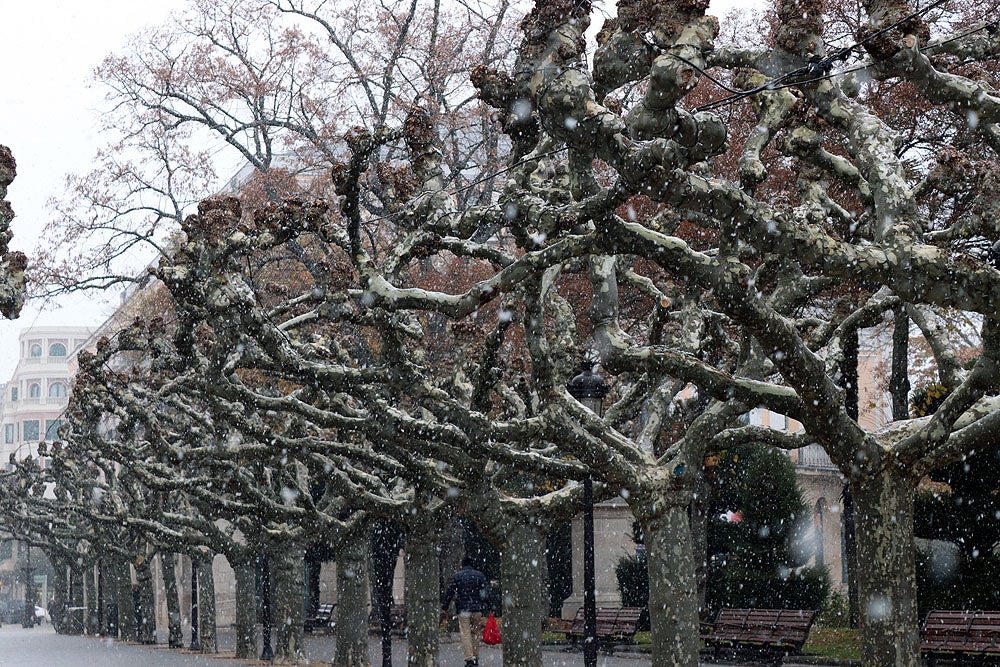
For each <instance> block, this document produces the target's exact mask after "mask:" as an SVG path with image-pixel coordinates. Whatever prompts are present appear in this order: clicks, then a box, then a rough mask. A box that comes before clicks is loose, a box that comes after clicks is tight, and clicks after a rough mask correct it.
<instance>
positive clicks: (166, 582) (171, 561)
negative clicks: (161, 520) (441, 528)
mask: <svg viewBox="0 0 1000 667" xmlns="http://www.w3.org/2000/svg"><path fill="white" fill-rule="evenodd" d="M176 568H177V554H175V553H163V554H160V569H161V570H162V571H163V590H164V592H165V594H166V597H167V646H169V647H170V648H182V647H183V646H184V633H183V631H182V630H181V599H180V595H179V591H178V589H177V569H176Z"/></svg>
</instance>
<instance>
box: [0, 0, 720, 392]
mask: <svg viewBox="0 0 1000 667" xmlns="http://www.w3.org/2000/svg"><path fill="white" fill-rule="evenodd" d="M220 1H222V0H220ZM344 1H350V2H353V1H354V0H344ZM362 1H366V0H362ZM368 1H370V0H368ZM604 4H605V5H613V4H614V3H613V0H606V2H605V3H604ZM737 4H740V1H739V0H713V2H712V9H713V13H715V14H716V15H718V16H723V15H724V13H725V11H727V10H728V8H729V7H732V6H734V5H737ZM185 5H186V0H43V1H42V2H24V3H14V2H0V143H2V144H6V145H7V146H10V148H11V150H12V151H13V152H14V158H15V159H16V160H17V179H16V180H15V181H14V183H13V184H12V185H11V186H10V190H9V192H8V196H7V199H8V200H9V201H10V202H11V204H12V205H13V207H14V212H15V214H16V215H17V217H16V218H15V219H14V223H13V230H14V239H13V241H12V243H11V246H12V247H13V248H14V249H17V250H23V251H24V252H25V253H27V254H28V255H29V259H30V257H31V254H32V250H33V249H34V248H35V247H36V244H37V243H39V242H40V239H39V236H40V234H41V231H42V228H43V227H44V226H45V223H46V222H47V220H48V217H49V212H48V208H47V205H46V202H47V201H48V200H49V198H50V197H53V196H55V195H58V194H60V192H61V190H62V184H63V181H64V178H65V176H66V174H68V173H73V172H82V171H85V170H87V169H88V168H89V166H90V161H91V160H92V158H93V156H94V154H95V152H96V151H97V149H98V148H100V147H101V146H102V145H103V144H104V143H105V141H104V140H103V139H102V137H101V136H99V133H98V127H99V118H100V113H101V111H102V110H103V109H105V108H106V105H105V102H104V98H103V95H104V93H103V91H102V90H100V89H99V88H97V87H94V86H91V85H90V79H91V73H92V71H93V69H94V68H95V67H96V66H97V65H98V64H99V63H100V62H101V60H102V59H103V58H104V57H105V56H106V55H108V54H109V53H112V52H114V51H116V50H118V49H119V48H120V47H121V45H122V44H123V43H124V42H125V39H126V37H127V36H128V35H130V34H133V33H135V32H138V31H140V30H142V29H143V28H144V27H147V26H152V25H156V24H159V23H162V22H163V21H164V20H165V19H166V18H167V17H168V15H169V13H170V12H171V11H172V10H176V9H180V8H182V7H184V6H185ZM110 310H111V306H110V305H109V304H107V303H102V302H100V300H99V299H98V297H90V298H86V299H85V298H82V297H81V298H77V299H74V300H72V301H69V302H67V303H65V304H63V305H62V306H61V307H54V306H53V305H52V304H49V305H46V306H44V307H42V304H29V305H28V306H26V307H25V309H24V311H23V312H22V314H21V317H20V318H19V319H18V320H16V321H14V322H8V321H0V382H5V381H6V380H7V379H8V378H9V377H10V374H11V372H12V371H13V370H14V367H15V366H16V364H17V335H18V333H19V332H20V331H21V330H22V329H24V328H27V327H30V326H34V325H40V324H47V325H62V324H65V325H73V326H76V325H84V326H86V325H97V324H99V323H100V322H102V321H103V320H104V319H105V318H106V317H107V315H108V314H110Z"/></svg>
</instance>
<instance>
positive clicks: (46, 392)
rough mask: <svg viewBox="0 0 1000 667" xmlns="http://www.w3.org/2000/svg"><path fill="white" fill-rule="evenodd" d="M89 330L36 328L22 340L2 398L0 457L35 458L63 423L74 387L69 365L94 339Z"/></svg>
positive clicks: (20, 339)
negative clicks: (87, 342) (91, 337)
mask: <svg viewBox="0 0 1000 667" xmlns="http://www.w3.org/2000/svg"><path fill="white" fill-rule="evenodd" d="M91 331H92V330H91V329H89V328H86V327H55V326H50V327H33V328H30V329H25V330H24V331H22V332H21V334H20V336H18V341H19V346H18V349H19V359H18V362H17V367H16V368H15V369H14V374H13V375H12V376H11V378H10V380H8V381H7V383H6V384H5V385H3V389H2V396H3V398H2V399H0V424H2V435H0V456H2V461H3V463H4V464H5V465H6V463H7V461H8V460H9V458H10V455H11V454H14V455H15V456H16V457H17V458H19V459H20V458H24V457H28V456H31V457H34V456H36V455H37V453H38V443H39V442H40V441H42V440H53V439H55V438H56V437H57V435H56V431H57V430H58V428H59V426H60V425H61V424H62V422H63V413H64V412H65V410H66V405H67V403H68V401H69V390H70V386H71V383H72V375H71V370H70V361H71V360H72V359H73V357H74V355H75V354H76V353H77V351H78V350H79V348H80V346H81V345H83V343H84V341H86V340H87V339H88V338H89V337H90V333H91Z"/></svg>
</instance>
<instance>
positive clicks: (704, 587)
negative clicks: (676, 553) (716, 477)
mask: <svg viewBox="0 0 1000 667" xmlns="http://www.w3.org/2000/svg"><path fill="white" fill-rule="evenodd" d="M711 493H712V490H711V488H710V486H709V483H708V480H707V479H706V478H705V474H704V471H702V474H700V475H699V476H698V482H697V484H696V486H695V492H694V494H693V495H692V497H691V553H692V555H693V557H694V578H695V585H696V586H697V590H698V615H699V617H701V616H702V615H703V614H705V613H706V612H707V611H708V610H707V609H706V608H705V598H706V595H707V594H708V513H709V509H710V502H709V501H710V495H711Z"/></svg>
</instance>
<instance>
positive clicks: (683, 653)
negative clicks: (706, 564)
mask: <svg viewBox="0 0 1000 667" xmlns="http://www.w3.org/2000/svg"><path fill="white" fill-rule="evenodd" d="M657 500H658V503H657V504H655V505H654V504H653V503H649V504H648V506H649V507H654V506H655V507H656V509H657V510H660V511H658V512H655V513H648V514H647V513H642V512H637V515H638V516H637V518H638V519H639V523H640V524H641V525H642V534H643V536H644V537H645V541H646V563H647V567H648V568H649V622H650V636H651V640H652V645H653V646H652V648H653V652H652V664H651V667H697V666H698V600H697V591H696V586H695V577H694V569H695V568H694V556H693V554H692V552H691V528H690V524H689V523H688V515H687V507H686V505H677V504H671V505H669V506H667V507H665V508H664V507H663V499H662V498H659V499H657Z"/></svg>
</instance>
